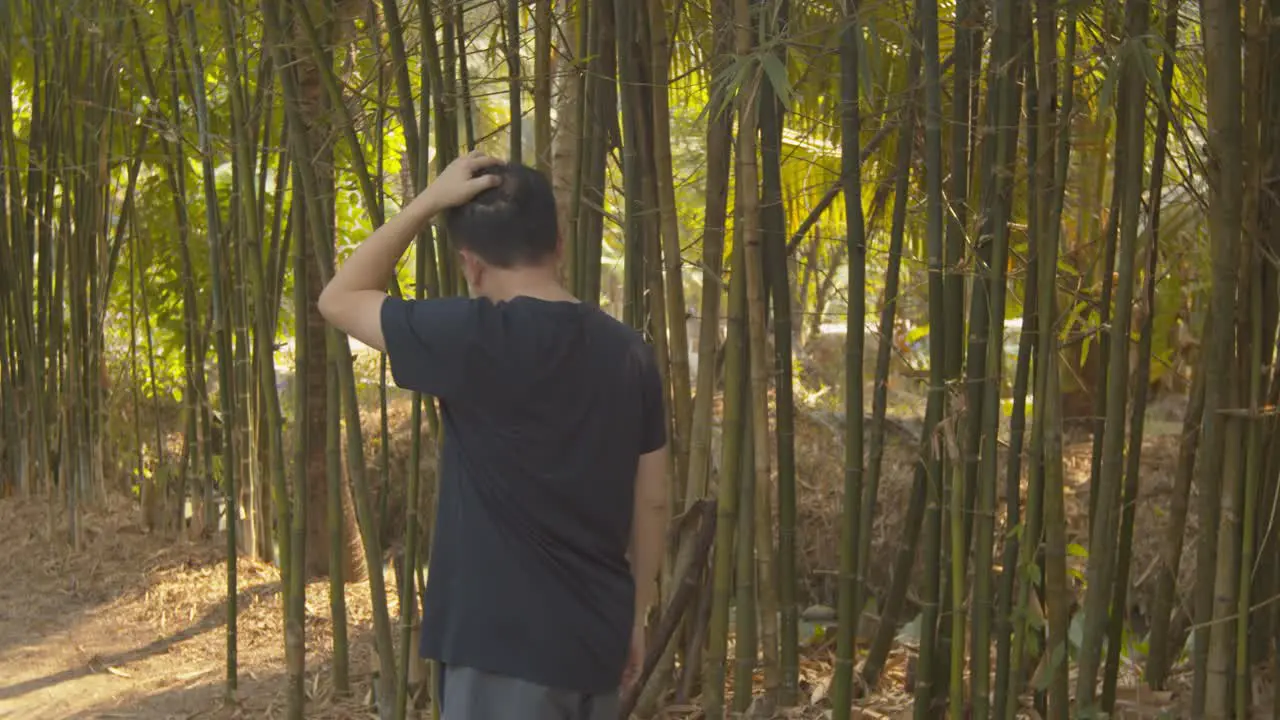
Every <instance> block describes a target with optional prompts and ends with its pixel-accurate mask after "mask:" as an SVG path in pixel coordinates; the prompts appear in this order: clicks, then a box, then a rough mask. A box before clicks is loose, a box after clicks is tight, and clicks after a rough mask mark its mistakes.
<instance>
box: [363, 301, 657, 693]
mask: <svg viewBox="0 0 1280 720" xmlns="http://www.w3.org/2000/svg"><path fill="white" fill-rule="evenodd" d="M382 332H383V335H384V337H385V339H386V345H387V356H388V359H389V361H390V365H391V372H392V375H393V377H394V379H395V382H396V384H397V385H399V386H400V387H402V388H406V389H409V390H416V391H418V392H422V393H426V394H428V395H433V396H435V397H437V398H439V399H440V401H441V402H440V404H441V407H442V408H443V427H444V442H443V448H442V453H443V454H442V456H441V463H440V495H439V504H438V509H437V517H436V525H435V534H434V537H433V543H432V552H431V563H430V567H429V573H430V574H429V576H428V580H427V587H426V592H425V594H426V599H425V608H424V612H423V626H422V653H423V655H424V656H426V657H429V658H432V659H436V660H439V661H441V662H443V663H446V664H451V665H462V666H467V667H471V668H474V669H477V670H481V671H485V672H489V673H493V674H499V675H506V676H510V677H515V678H519V679H522V680H526V681H529V682H534V683H538V684H540V685H545V686H548V687H553V688H559V689H564V690H570V691H575V692H582V693H603V692H612V691H615V690H616V689H617V688H618V683H619V680H620V678H621V674H622V669H623V666H624V664H625V661H626V656H627V649H628V646H629V644H630V640H631V626H632V619H633V611H634V607H633V606H634V604H635V594H634V593H635V588H634V583H633V581H632V577H631V568H630V564H629V563H628V560H627V557H626V553H627V549H628V546H629V542H630V537H631V513H632V507H633V504H634V491H635V476H636V466H637V463H638V461H639V457H640V455H642V454H644V453H648V452H652V451H654V450H657V449H659V448H661V447H662V445H663V444H664V443H665V442H666V424H665V415H664V412H663V400H662V384H661V382H660V380H659V375H658V369H657V365H656V362H655V359H654V354H653V352H652V350H651V349H650V348H649V346H648V345H647V344H645V342H644V340H643V338H642V337H641V335H640V334H639V333H637V332H636V331H635V330H634V329H632V328H630V327H628V326H626V325H623V324H622V323H619V322H618V321H616V320H614V319H613V318H612V317H610V316H609V315H607V314H605V313H604V312H602V311H600V310H599V309H597V308H593V307H590V306H588V305H585V304H580V303H574V302H553V301H546V300H539V299H534V298H527V297H520V298H516V299H514V300H511V301H508V302H500V303H493V302H491V301H489V300H485V299H471V298H445V299H439V300H413V301H409V300H399V299H395V298H388V299H387V300H386V302H385V303H384V304H383V306H382Z"/></svg>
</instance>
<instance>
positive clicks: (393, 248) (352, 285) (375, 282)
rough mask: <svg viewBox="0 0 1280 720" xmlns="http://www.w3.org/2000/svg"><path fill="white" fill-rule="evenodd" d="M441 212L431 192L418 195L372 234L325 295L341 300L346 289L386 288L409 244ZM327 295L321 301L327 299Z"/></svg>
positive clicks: (337, 273)
mask: <svg viewBox="0 0 1280 720" xmlns="http://www.w3.org/2000/svg"><path fill="white" fill-rule="evenodd" d="M437 212H439V209H438V208H436V207H434V205H433V203H432V201H431V199H430V196H428V195H425V194H423V195H418V196H417V197H415V198H414V199H413V200H412V201H410V203H409V204H408V205H406V206H405V207H404V209H403V210H401V211H400V212H399V213H398V214H396V216H395V217H393V218H391V220H390V221H388V222H387V223H386V224H385V225H383V226H382V227H380V228H378V229H377V230H375V231H374V232H373V234H372V235H370V236H369V237H368V238H367V239H366V240H365V241H364V242H362V243H360V246H359V247H357V248H356V250H355V252H353V253H351V257H349V258H347V260H346V262H344V263H343V264H342V267H341V268H339V269H338V271H337V272H336V273H334V275H333V279H332V280H330V282H329V284H328V285H327V286H325V289H324V295H328V296H329V297H330V299H334V300H337V299H339V298H340V297H341V295H342V294H343V293H348V292H358V291H362V290H385V289H386V287H387V285H388V284H389V283H390V282H391V278H392V276H393V275H394V274H395V270H396V264H397V263H398V262H399V261H400V256H401V255H404V252H405V250H407V249H408V248H409V244H410V243H412V242H413V239H414V238H415V237H417V235H418V233H419V232H420V231H421V230H422V227H423V225H426V224H427V222H429V221H430V220H431V218H432V217H433V216H434V215H435V214H436V213H437ZM324 295H322V296H321V302H324Z"/></svg>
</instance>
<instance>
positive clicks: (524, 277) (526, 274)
mask: <svg viewBox="0 0 1280 720" xmlns="http://www.w3.org/2000/svg"><path fill="white" fill-rule="evenodd" d="M490 273H491V275H490V276H489V277H488V278H486V280H487V282H486V283H485V288H484V292H482V293H481V294H482V295H483V296H484V297H486V298H488V299H489V300H492V301H493V302H495V303H498V302H504V301H507V300H513V299H515V298H518V297H530V298H535V299H537V300H548V301H552V302H578V299H577V298H575V297H574V296H573V294H572V293H570V292H569V291H568V290H566V289H565V288H564V286H563V285H561V284H560V280H559V278H558V277H557V276H556V272H555V270H554V269H552V268H520V269H513V270H499V271H497V272H493V270H490Z"/></svg>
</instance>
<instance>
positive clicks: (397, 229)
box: [318, 151, 502, 350]
mask: <svg viewBox="0 0 1280 720" xmlns="http://www.w3.org/2000/svg"><path fill="white" fill-rule="evenodd" d="M501 162H502V161H501V160H498V159H497V158H492V157H489V156H487V155H484V154H483V153H480V152H478V151H476V152H471V153H468V154H466V155H463V156H462V157H459V158H458V159H456V160H454V161H453V162H452V163H449V165H448V167H446V168H445V169H444V171H443V172H441V173H440V175H439V177H437V178H436V180H435V182H433V183H431V184H430V185H428V186H427V188H426V189H425V190H423V191H422V192H421V193H420V194H419V195H418V196H417V197H415V198H414V199H413V201H412V202H410V203H409V204H408V205H406V206H405V208H404V209H403V210H401V211H400V213H398V214H397V215H396V216H395V217H393V218H391V220H390V221H388V222H387V223H386V224H385V225H383V226H382V227H380V228H378V229H377V230H375V231H374V232H373V234H372V235H370V236H369V237H368V238H367V239H366V240H365V241H364V242H363V243H361V244H360V246H359V247H357V248H356V251H355V252H354V253H352V254H351V257H349V258H347V261H346V262H345V263H343V265H342V267H341V268H339V269H338V271H337V272H336V273H334V275H333V279H332V280H330V281H329V284H328V285H326V286H325V288H324V291H323V292H321V293H320V301H319V303H318V305H319V309H320V314H321V315H323V316H324V319H325V320H327V321H328V322H329V324H331V325H333V326H334V327H336V328H338V329H339V330H341V331H342V332H344V333H346V334H347V335H350V336H351V337H354V338H355V339H357V340H359V341H360V342H363V343H364V344H366V345H368V346H370V347H373V348H377V349H378V350H386V340H385V338H383V336H382V303H383V302H384V301H385V300H386V298H387V292H386V287H387V285H388V284H389V283H390V282H391V278H392V276H393V275H394V274H395V271H396V263H397V262H399V260H400V256H401V255H403V254H404V251H405V250H407V249H408V247H409V244H410V243H411V242H413V239H414V238H415V237H417V235H418V233H419V232H420V231H421V230H422V227H423V225H425V224H426V223H428V222H430V220H431V218H432V217H434V216H435V215H436V214H437V213H440V212H442V211H444V210H446V209H448V208H451V207H456V206H458V205H461V204H463V203H465V202H468V201H470V200H471V198H473V197H475V196H476V195H478V194H480V193H481V192H483V191H485V190H488V189H490V188H493V187H496V186H497V185H498V184H499V183H500V182H501V178H499V177H498V176H496V175H480V176H477V175H476V173H477V172H479V171H480V170H482V169H484V168H486V167H489V166H491V165H496V164H499V163H501Z"/></svg>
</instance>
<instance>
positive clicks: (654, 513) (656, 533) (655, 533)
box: [631, 500, 668, 625]
mask: <svg viewBox="0 0 1280 720" xmlns="http://www.w3.org/2000/svg"><path fill="white" fill-rule="evenodd" d="M667 514H668V512H667V504H666V502H665V500H652V501H648V502H645V501H641V502H637V504H636V508H635V516H634V518H633V519H632V538H631V574H632V577H633V578H635V584H636V608H635V623H636V624H637V625H643V624H644V621H645V616H646V614H647V613H648V611H649V608H650V607H652V606H653V604H654V602H655V601H656V600H657V590H658V570H659V568H660V567H661V565H662V553H663V549H664V547H663V546H664V544H665V543H666V536H667V522H668V517H667Z"/></svg>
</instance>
